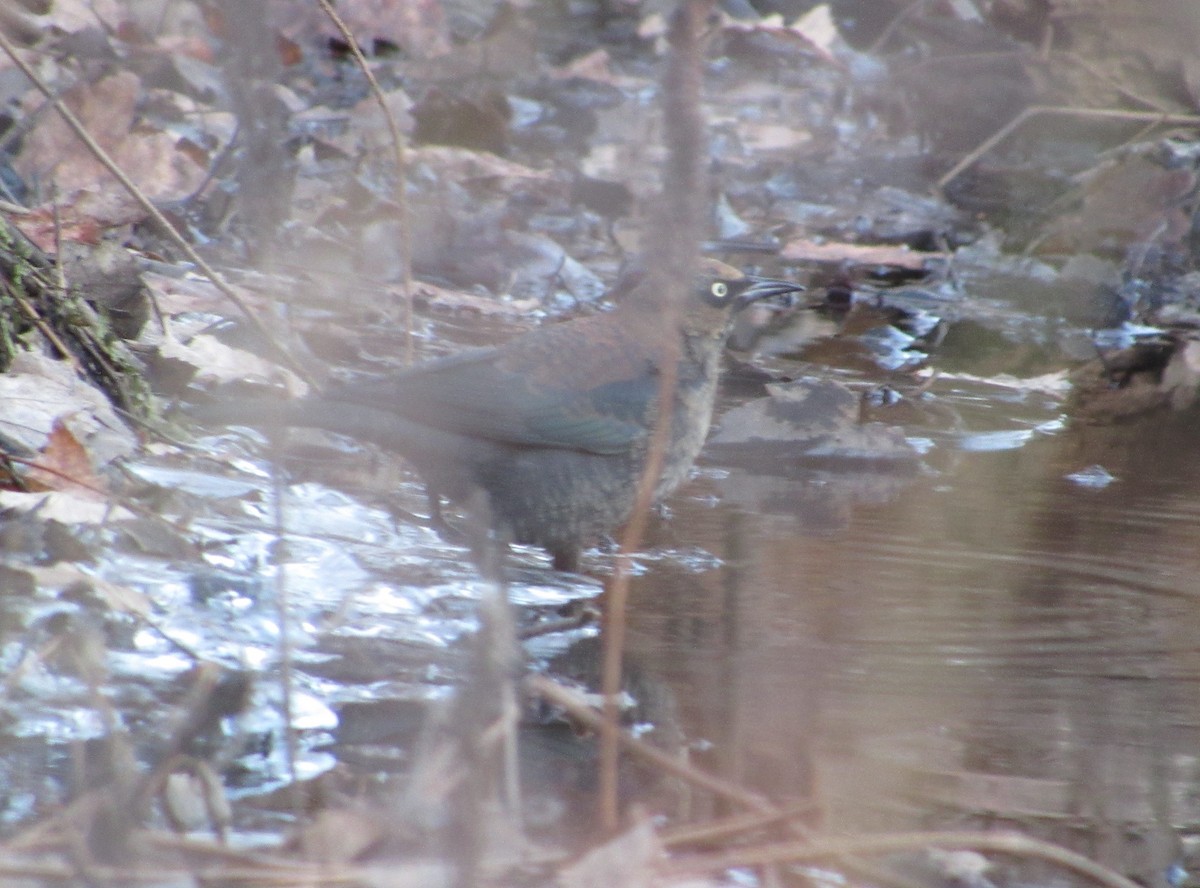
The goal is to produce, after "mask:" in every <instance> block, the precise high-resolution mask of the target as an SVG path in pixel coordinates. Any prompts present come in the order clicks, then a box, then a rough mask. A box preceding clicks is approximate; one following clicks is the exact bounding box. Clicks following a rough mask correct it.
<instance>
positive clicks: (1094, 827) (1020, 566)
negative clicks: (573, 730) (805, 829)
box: [631, 391, 1200, 884]
mask: <svg viewBox="0 0 1200 888" xmlns="http://www.w3.org/2000/svg"><path fill="white" fill-rule="evenodd" d="M978 396H979V392H973V393H972V392H966V391H959V392H953V391H952V392H948V393H946V399H947V400H949V401H950V402H954V401H956V400H957V401H958V402H959V403H960V405H963V406H964V407H965V408H966V412H967V413H969V411H970V408H969V406H967V405H969V404H972V403H975V404H978V403H979V397H978ZM996 406H997V405H996V402H995V401H994V400H993V401H991V402H990V409H989V410H988V411H985V412H984V413H982V414H978V413H977V414H976V415H975V416H974V417H973V418H969V419H968V423H967V425H968V430H967V431H962V432H958V433H955V434H954V435H948V434H946V433H940V432H938V431H936V430H930V435H931V436H933V437H935V438H937V439H938V440H937V444H936V446H935V448H934V452H932V453H931V454H930V457H931V460H930V461H931V462H932V461H934V460H933V457H934V456H936V455H939V454H940V456H941V457H942V458H941V459H940V460H938V462H939V464H940V468H939V469H938V470H937V471H934V472H930V473H926V474H922V475H921V476H919V477H916V478H910V479H907V480H900V479H893V482H894V483H893V484H892V486H891V489H890V490H887V489H885V487H886V485H885V484H884V482H883V481H882V480H881V479H878V478H877V479H874V481H875V484H874V486H873V485H872V480H873V479H872V477H871V474H870V472H869V471H868V472H864V471H862V470H857V471H856V470H850V469H848V470H844V471H839V472H837V473H829V472H825V473H816V472H812V473H808V474H804V473H803V472H796V471H793V472H791V473H790V474H791V475H792V477H788V478H784V477H780V476H778V475H776V476H769V475H768V476H764V475H763V474H762V472H761V469H759V470H756V471H757V474H756V473H751V472H747V471H743V470H739V469H731V470H729V471H728V472H727V473H726V472H716V473H710V475H711V474H716V475H718V476H719V477H718V478H716V479H714V478H712V477H708V478H701V479H699V480H698V481H697V482H695V483H694V484H692V485H691V487H689V488H688V490H686V491H685V492H684V493H683V494H682V496H681V497H680V498H679V499H678V500H677V502H676V504H675V509H676V516H675V520H674V522H673V533H677V534H680V535H683V534H686V535H687V538H688V541H689V543H691V544H699V545H701V546H703V547H704V548H705V549H707V550H708V551H709V552H711V553H712V554H713V555H715V556H716V557H717V558H719V559H720V561H721V565H720V566H719V567H717V568H715V569H713V570H711V571H709V572H706V573H704V574H702V575H699V576H697V575H695V574H693V573H687V572H680V571H675V570H673V569H672V568H671V566H670V565H660V566H658V569H656V570H655V571H654V572H653V573H651V574H648V575H645V576H642V577H639V578H638V579H637V580H636V583H635V588H636V595H635V598H634V605H633V611H632V614H631V623H632V626H633V633H632V638H633V641H632V648H633V652H634V656H635V658H636V659H637V660H638V662H640V663H641V664H642V665H643V666H644V667H646V668H648V669H651V670H654V671H658V672H661V674H662V675H663V677H664V680H665V681H666V683H667V684H668V685H669V686H670V687H672V688H673V689H674V691H675V693H676V695H677V699H678V700H679V704H680V707H681V719H682V721H683V723H684V724H685V725H686V726H687V730H688V733H689V735H690V736H692V737H693V738H702V739H703V740H705V741H707V744H711V746H708V745H707V744H705V746H706V748H707V750H708V751H707V752H705V753H703V754H702V755H700V756H699V760H700V761H702V762H703V763H705V764H706V765H708V766H709V767H712V768H715V769H716V770H718V771H720V772H721V773H723V774H724V775H725V776H728V777H730V778H732V779H735V780H738V781H740V782H744V783H746V784H749V785H751V786H754V787H755V788H758V789H760V790H762V791H764V792H768V793H769V794H771V795H772V796H773V797H779V796H781V795H783V796H787V795H792V796H795V797H805V796H809V795H811V796H812V797H813V798H814V799H815V800H816V802H817V804H818V805H819V806H820V809H821V812H822V814H821V824H822V825H823V826H825V827H826V828H829V829H833V830H836V831H841V830H864V829H875V828H891V829H913V828H919V827H935V826H938V827H946V826H955V827H966V826H985V825H997V824H1000V825H1011V826H1017V827H1021V828H1025V829H1028V830H1029V831H1031V832H1032V833H1033V834H1035V835H1039V836H1041V837H1044V838H1049V839H1053V840H1057V841H1061V842H1064V843H1066V844H1068V845H1070V846H1071V847H1074V848H1076V849H1077V850H1081V851H1083V852H1085V853H1088V854H1090V855H1094V856H1096V857H1098V858H1100V859H1101V860H1103V861H1104V862H1106V863H1108V864H1109V865H1111V866H1114V867H1116V868H1117V869H1119V870H1121V871H1124V872H1127V873H1129V874H1131V875H1135V876H1137V877H1139V878H1141V879H1143V880H1145V881H1146V882H1148V883H1151V884H1163V883H1164V879H1165V877H1166V874H1167V872H1168V870H1169V868H1170V867H1171V866H1172V865H1173V864H1174V863H1176V862H1177V861H1179V860H1181V859H1185V858H1186V856H1187V855H1186V854H1185V844H1186V843H1187V841H1188V839H1187V837H1188V836H1191V835H1192V834H1194V832H1195V830H1196V827H1197V825H1200V797H1198V796H1197V788H1198V787H1200V782H1198V778H1200V759H1198V758H1197V751H1198V750H1200V636H1198V635H1197V630H1198V629H1200V464H1198V463H1197V460H1196V459H1195V453H1196V449H1195V440H1196V431H1197V420H1196V419H1195V417H1193V418H1191V419H1188V418H1179V417H1176V418H1172V419H1169V420H1166V421H1162V422H1157V423H1148V424H1143V425H1140V426H1136V427H1130V428H1126V429H1121V430H1115V431H1114V430H1097V429H1084V430H1082V431H1076V430H1069V429H1068V430H1062V431H1058V432H1057V433H1054V434H1036V435H1032V436H1024V437H1023V436H1021V435H1014V434H1009V433H1006V431H1005V430H1006V428H1007V427H1010V426H1013V425H1025V426H1028V425H1029V424H1030V423H1031V422H1033V423H1037V422H1038V419H1037V417H1036V415H1033V416H1026V417H1025V418H1023V419H1022V420H1021V422H1020V423H1014V422H1012V421H1011V418H1009V419H1005V418H1004V417H1003V411H1002V410H997V409H995V408H996ZM1034 414H1036V410H1035V411H1034ZM981 420H983V427H979V426H980V421H981ZM1053 420H1054V417H1053V415H1051V414H1049V413H1048V414H1047V415H1046V416H1045V417H1043V419H1042V422H1044V423H1046V424H1048V426H1049V427H1051V428H1052V427H1053V426H1054V422H1053ZM987 422H991V423H993V424H995V425H996V426H998V427H999V428H992V429H988V428H987V427H986V424H987ZM972 425H974V426H976V428H974V430H970V427H971V426H972ZM907 431H908V432H909V433H910V434H914V435H920V434H921V430H920V429H917V428H911V427H910V428H908V429H907ZM979 432H989V433H990V432H995V433H996V434H995V435H994V436H992V440H996V441H1007V442H1008V443H1007V449H999V448H998V447H997V448H980V447H977V446H975V444H976V442H977V441H978V440H979V437H980V436H979V434H978V433H979ZM947 455H950V456H952V458H949V459H947V458H945V457H946V456H947ZM1095 465H1100V466H1103V468H1104V469H1105V470H1107V472H1108V473H1110V474H1111V475H1112V476H1113V480H1112V481H1111V482H1110V483H1107V484H1106V485H1105V486H1100V483H1102V480H1103V478H1104V476H1103V474H1102V473H1098V472H1095V471H1093V472H1092V473H1088V474H1085V475H1083V476H1079V477H1077V478H1076V479H1075V480H1072V479H1069V478H1068V477H1067V476H1068V475H1073V474H1074V473H1076V472H1079V471H1080V470H1084V469H1087V468H1089V467H1091V466H1095ZM1095 477H1099V478H1100V479H1102V480H1101V482H1099V483H1098V482H1096V481H1095V480H1093V479H1094V478H1095ZM856 482H857V484H858V486H856ZM1089 482H1090V483H1089ZM839 485H841V488H839ZM713 487H715V488H716V489H717V490H718V491H719V496H720V498H721V504H720V505H719V506H713V505H711V504H712V502H713V500H712V498H710V496H709V491H710V488H713ZM872 493H874V494H875V495H874V497H872V495H871V494H872Z"/></svg>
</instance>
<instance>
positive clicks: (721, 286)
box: [709, 281, 729, 299]
mask: <svg viewBox="0 0 1200 888" xmlns="http://www.w3.org/2000/svg"><path fill="white" fill-rule="evenodd" d="M709 292H710V293H712V294H713V296H714V297H715V298H717V299H724V298H725V297H726V296H728V295H729V287H728V286H727V285H726V284H725V282H724V281H713V285H712V287H711V288H710V289H709Z"/></svg>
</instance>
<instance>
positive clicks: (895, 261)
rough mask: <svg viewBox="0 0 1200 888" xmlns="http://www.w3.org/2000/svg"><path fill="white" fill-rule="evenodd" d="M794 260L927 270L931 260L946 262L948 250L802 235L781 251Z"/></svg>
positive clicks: (788, 258) (782, 254)
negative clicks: (920, 250)
mask: <svg viewBox="0 0 1200 888" xmlns="http://www.w3.org/2000/svg"><path fill="white" fill-rule="evenodd" d="M779 255H780V256H781V257H782V258H784V259H787V260H789V261H792V262H827V263H833V264H843V263H845V264H847V265H887V266H891V267H893V268H907V269H911V270H913V271H923V270H925V268H926V266H927V265H928V264H929V263H930V262H936V261H940V262H945V261H947V259H948V256H947V255H946V254H945V253H917V252H914V251H913V250H910V249H908V248H907V247H889V246H873V245H870V244H846V243H820V244H819V243H816V242H815V241H811V240H806V239H803V238H802V239H800V240H794V241H790V242H789V243H787V244H786V245H785V246H784V247H783V249H782V250H781V251H780V254H779Z"/></svg>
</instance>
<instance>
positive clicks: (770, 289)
mask: <svg viewBox="0 0 1200 888" xmlns="http://www.w3.org/2000/svg"><path fill="white" fill-rule="evenodd" d="M749 279H750V281H751V283H750V286H749V287H747V288H746V289H745V290H743V291H742V292H741V293H740V294H738V304H737V307H738V309H739V310H740V309H743V308H745V307H746V306H747V305H750V304H751V303H752V302H760V301H762V300H763V299H778V300H780V302H781V303H782V304H783V305H786V306H790V305H792V303H793V301H794V299H793V297H794V295H795V294H796V293H803V292H804V287H803V286H802V285H800V284H794V283H792V282H791V281H783V280H778V279H777V278H765V277H755V276H754V275H750V276H749Z"/></svg>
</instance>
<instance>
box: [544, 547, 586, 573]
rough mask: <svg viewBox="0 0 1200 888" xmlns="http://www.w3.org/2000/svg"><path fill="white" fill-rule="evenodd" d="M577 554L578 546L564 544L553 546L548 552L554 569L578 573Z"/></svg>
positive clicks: (578, 553) (578, 552)
mask: <svg viewBox="0 0 1200 888" xmlns="http://www.w3.org/2000/svg"><path fill="white" fill-rule="evenodd" d="M579 555H580V551H579V547H578V546H565V545H564V546H559V547H557V548H555V549H554V550H553V551H552V552H551V553H550V556H551V558H552V559H553V561H554V569H555V570H560V571H562V572H563V573H579Z"/></svg>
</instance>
